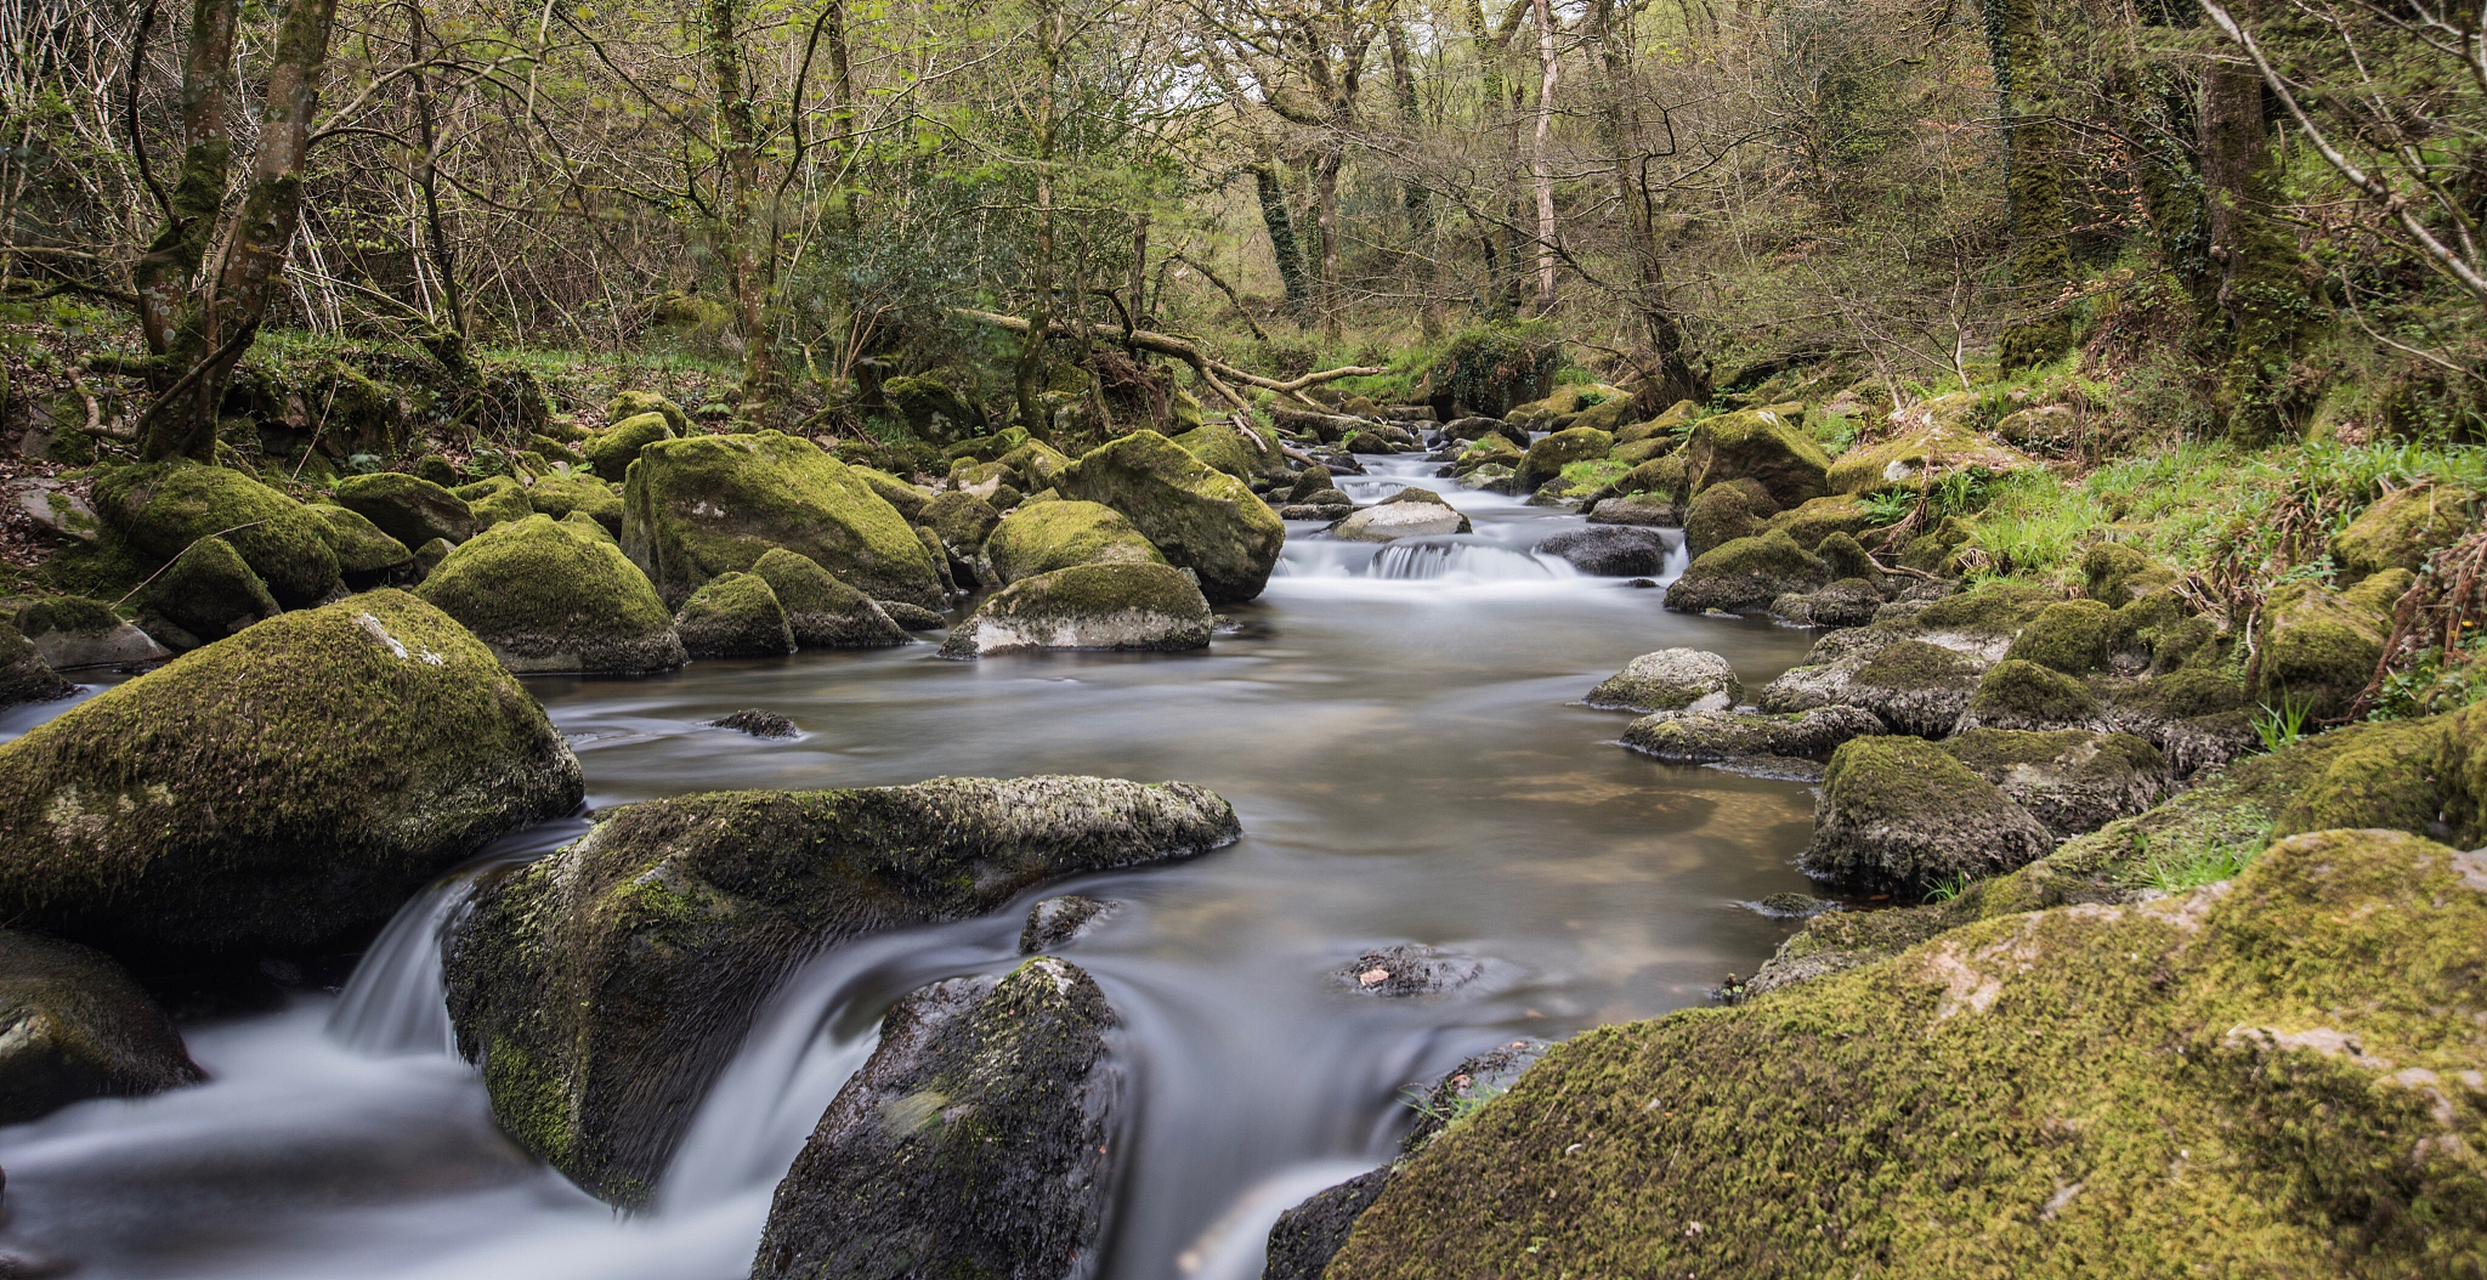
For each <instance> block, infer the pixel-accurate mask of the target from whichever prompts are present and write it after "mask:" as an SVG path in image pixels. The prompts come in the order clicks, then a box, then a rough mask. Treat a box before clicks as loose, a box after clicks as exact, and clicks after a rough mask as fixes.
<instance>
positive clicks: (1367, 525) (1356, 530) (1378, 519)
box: [1332, 501, 1469, 542]
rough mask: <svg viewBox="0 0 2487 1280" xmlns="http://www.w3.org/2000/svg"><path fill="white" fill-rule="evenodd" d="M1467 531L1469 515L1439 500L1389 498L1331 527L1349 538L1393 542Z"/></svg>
mask: <svg viewBox="0 0 2487 1280" xmlns="http://www.w3.org/2000/svg"><path fill="white" fill-rule="evenodd" d="M1468 531H1469V525H1468V517H1466V516H1464V515H1461V514H1460V513H1459V512H1457V511H1454V510H1452V509H1451V508H1450V507H1449V506H1448V505H1446V504H1444V503H1441V502H1438V501H1437V502H1421V501H1411V502H1386V503H1381V504H1378V505H1375V506H1370V507H1366V508H1365V509H1363V510H1361V511H1358V512H1356V513H1355V514H1353V515H1350V516H1348V517H1347V518H1346V519H1344V520H1342V521H1340V522H1339V526H1338V528H1337V529H1335V530H1332V532H1333V533H1335V534H1336V535H1337V536H1339V537H1341V538H1344V539H1346V540H1347V541H1350V542H1390V541H1393V540H1395V539H1398V538H1421V537H1430V536H1433V535H1437V534H1446V533H1466V532H1468Z"/></svg>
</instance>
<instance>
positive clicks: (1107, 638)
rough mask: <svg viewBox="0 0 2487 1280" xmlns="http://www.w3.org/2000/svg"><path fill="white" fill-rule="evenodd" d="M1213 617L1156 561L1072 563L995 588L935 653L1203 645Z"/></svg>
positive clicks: (1188, 585)
mask: <svg viewBox="0 0 2487 1280" xmlns="http://www.w3.org/2000/svg"><path fill="white" fill-rule="evenodd" d="M1212 622H1213V616H1212V615H1211V613H1210V612H1209V602H1208V600H1206V599H1204V598H1203V597H1202V596H1201V594H1200V588H1198V587H1195V586H1193V585H1192V582H1191V579H1189V578H1186V577H1184V576H1183V574H1182V572H1181V571H1180V570H1176V569H1171V568H1168V567H1167V566H1165V565H1162V564H1083V565H1073V566H1071V567H1070V568H1068V569H1056V570H1054V571H1053V572H1052V573H1040V574H1038V575H1036V576H1035V577H1032V578H1021V579H1020V580H1018V581H1017V582H1014V583H1012V584H1010V585H1009V586H1007V587H1004V588H1002V589H1001V590H1000V591H997V592H995V593H994V594H993V595H992V596H991V597H990V598H988V599H987V600H986V601H985V602H984V603H983V604H982V605H981V606H979V607H978V608H977V609H976V612H975V613H974V614H972V615H970V616H969V617H968V619H967V620H966V621H965V622H962V623H960V624H959V625H958V626H956V627H954V628H952V629H951V631H950V635H949V637H948V639H946V640H944V641H943V642H942V646H941V656H942V657H945V658H958V659H968V658H981V657H986V656H989V655H992V654H997V653H1013V652H1027V651H1032V650H1040V649H1136V650H1147V651H1155V652H1173V651H1179V650H1185V649H1201V648H1206V647H1208V644H1209V634H1210V630H1211V627H1212Z"/></svg>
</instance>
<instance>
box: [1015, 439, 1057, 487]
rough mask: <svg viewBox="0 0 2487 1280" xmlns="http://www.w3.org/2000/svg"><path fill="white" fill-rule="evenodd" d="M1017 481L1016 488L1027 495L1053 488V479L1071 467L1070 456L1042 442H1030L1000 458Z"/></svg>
mask: <svg viewBox="0 0 2487 1280" xmlns="http://www.w3.org/2000/svg"><path fill="white" fill-rule="evenodd" d="M1000 462H1001V464H1002V465H1003V466H1004V467H1006V468H1008V469H1009V471H1010V473H1011V475H1012V476H1013V477H1015V478H1016V479H1017V482H1018V487H1019V488H1020V489H1021V490H1022V491H1023V492H1027V493H1035V492H1037V491H1038V490H1041V489H1050V488H1052V487H1053V483H1054V477H1055V476H1056V475H1059V474H1061V471H1062V469H1063V468H1064V467H1067V466H1069V465H1071V458H1070V455H1068V454H1065V453H1064V452H1062V451H1061V450H1060V449H1057V448H1055V447H1053V446H1052V445H1049V444H1047V443H1045V442H1044V441H1042V440H1031V441H1029V442H1028V443H1026V444H1023V445H1021V446H1019V447H1018V448H1016V449H1013V450H1011V451H1010V452H1008V453H1006V454H1003V455H1002V456H1001V458H1000Z"/></svg>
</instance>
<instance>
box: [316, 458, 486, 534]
mask: <svg viewBox="0 0 2487 1280" xmlns="http://www.w3.org/2000/svg"><path fill="white" fill-rule="evenodd" d="M336 495H337V505H338V506H340V507H343V508H345V509H346V510H348V511H351V512H353V513H354V514H356V515H358V516H361V517H362V518H364V519H365V520H369V521H370V522H371V523H372V524H373V525H374V526H375V527H377V528H378V529H379V530H380V532H382V533H385V534H387V535H388V536H389V537H391V538H394V539H396V540H397V541H398V542H399V543H400V544H402V545H404V546H408V547H419V546H422V545H423V544H424V543H426V542H430V541H431V540H432V539H434V538H445V539H447V540H448V541H449V542H451V543H452V544H455V543H460V542H464V541H466V540H467V539H469V538H472V537H474V536H475V534H476V532H477V531H478V530H479V529H481V528H482V526H481V525H479V524H478V523H476V520H475V513H474V512H473V511H472V510H470V509H469V508H468V507H467V505H466V499H464V498H461V497H459V496H458V495H456V494H454V493H451V492H450V491H449V490H447V489H444V488H442V487H440V486H439V485H436V484H434V483H432V482H431V481H429V480H425V479H423V478H422V477H420V476H411V475H407V474H405V473H404V472H400V471H377V472H374V473H372V474H370V475H367V476H346V477H344V478H343V479H340V480H338V481H337V487H336Z"/></svg>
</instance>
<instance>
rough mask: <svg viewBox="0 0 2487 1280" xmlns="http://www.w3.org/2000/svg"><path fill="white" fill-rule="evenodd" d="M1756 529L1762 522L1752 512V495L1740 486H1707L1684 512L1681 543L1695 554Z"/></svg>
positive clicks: (1756, 531) (1721, 545)
mask: <svg viewBox="0 0 2487 1280" xmlns="http://www.w3.org/2000/svg"><path fill="white" fill-rule="evenodd" d="M1755 487H1756V488H1758V487H1759V486H1758V485H1756V486H1755ZM1760 532H1762V522H1761V520H1760V519H1759V518H1757V517H1756V516H1755V514H1754V511H1753V499H1752V496H1751V495H1750V494H1748V493H1746V492H1745V486H1744V485H1740V484H1714V485H1711V486H1710V487H1709V488H1707V489H1704V490H1702V491H1701V496H1700V497H1697V498H1695V499H1693V501H1692V505H1691V506H1690V507H1687V508H1686V509H1685V511H1684V546H1685V548H1686V549H1687V550H1688V551H1690V552H1691V554H1693V555H1695V556H1698V555H1700V554H1701V553H1702V552H1704V551H1708V550H1710V549H1711V548H1713V547H1723V546H1726V545H1727V544H1728V543H1730V542H1734V541H1735V540H1736V539H1738V538H1750V537H1752V536H1753V535H1755V534H1757V533H1760ZM1798 545H1800V546H1801V545H1803V544H1801V543H1800V544H1798Z"/></svg>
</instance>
